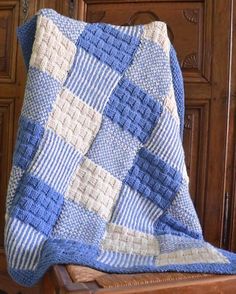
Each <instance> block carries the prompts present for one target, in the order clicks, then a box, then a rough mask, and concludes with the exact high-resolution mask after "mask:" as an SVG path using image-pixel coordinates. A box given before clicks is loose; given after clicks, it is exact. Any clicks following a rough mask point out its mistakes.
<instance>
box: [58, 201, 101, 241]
mask: <svg viewBox="0 0 236 294" xmlns="http://www.w3.org/2000/svg"><path fill="white" fill-rule="evenodd" d="M88 228H89V230H88ZM105 228H106V222H105V221H104V219H103V218H101V217H100V216H99V215H98V214H96V213H95V212H92V211H89V210H88V209H86V208H85V207H83V206H82V205H80V204H78V203H75V202H73V201H71V200H67V199H65V201H64V205H63V207H62V211H61V214H60V217H59V218H58V221H57V223H56V225H55V227H54V229H53V233H52V235H53V236H54V237H56V238H62V239H69V240H77V241H80V242H82V243H87V244H93V245H99V244H100V242H101V238H102V236H103V235H104V233H105Z"/></svg>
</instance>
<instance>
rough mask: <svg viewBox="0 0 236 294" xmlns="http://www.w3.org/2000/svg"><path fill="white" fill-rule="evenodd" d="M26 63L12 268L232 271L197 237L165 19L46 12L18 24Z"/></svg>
mask: <svg viewBox="0 0 236 294" xmlns="http://www.w3.org/2000/svg"><path fill="white" fill-rule="evenodd" d="M18 37H19V40H20V43H21V47H22V49H23V54H24V58H25V62H26V65H27V68H28V79H27V84H26V89H25V97H24V104H23V108H22V113H21V117H20V121H19V130H18V135H17V142H16V146H15V151H14V157H13V167H12V172H11V177H10V183H9V189H8V195H7V210H6V226H5V249H6V255H7V260H8V270H9V273H10V275H11V276H12V277H13V279H15V280H16V281H17V282H18V283H20V284H23V285H25V286H32V285H33V284H35V283H36V282H37V281H38V280H39V279H40V278H41V277H42V276H43V274H44V273H45V272H46V271H47V269H48V268H49V267H50V266H51V265H53V264H61V263H63V264H67V263H74V264H80V265H86V266H89V267H92V268H96V269H99V270H103V271H107V272H114V273H137V272H165V271H183V272H205V273H228V274H233V273H236V257H235V255H234V254H233V253H230V252H227V251H223V250H221V249H217V248H215V247H213V246H212V245H210V244H209V243H207V242H205V241H204V239H203V236H202V230H201V226H200V224H199V221H198V218H197V215H196V212H195V210H194V206H193V204H192V201H191V198H190V195H189V179H188V175H187V172H186V166H185V162H184V151H183V146H182V131H183V114H184V106H183V105H184V96H183V82H182V76H181V71H180V68H179V65H178V62H177V58H176V54H175V51H174V49H173V47H172V45H171V44H170V41H169V39H168V36H167V28H166V25H165V24H164V23H163V22H159V21H157V22H153V23H150V24H147V25H140V26H133V27H122V26H114V25H109V24H103V23H95V24H87V23H85V22H81V21H76V20H72V19H69V18H66V17H64V16H61V15H59V14H58V13H56V12H55V11H53V10H50V9H44V10H41V11H39V12H38V14H37V15H36V16H35V17H33V19H31V20H30V21H29V22H27V23H26V24H24V25H23V27H21V28H20V29H19V31H18Z"/></svg>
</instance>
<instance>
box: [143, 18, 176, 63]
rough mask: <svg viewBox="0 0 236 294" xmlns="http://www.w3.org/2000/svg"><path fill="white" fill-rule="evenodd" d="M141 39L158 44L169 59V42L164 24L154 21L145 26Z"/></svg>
mask: <svg viewBox="0 0 236 294" xmlns="http://www.w3.org/2000/svg"><path fill="white" fill-rule="evenodd" d="M142 37H143V38H145V39H147V40H150V41H153V42H154V43H157V44H159V45H160V46H161V47H162V48H163V50H164V51H165V53H166V56H167V57H168V58H169V52H170V41H169V38H168V34H167V26H166V24H165V23H164V22H161V21H155V22H152V23H150V24H147V25H145V26H144V28H143V35H142Z"/></svg>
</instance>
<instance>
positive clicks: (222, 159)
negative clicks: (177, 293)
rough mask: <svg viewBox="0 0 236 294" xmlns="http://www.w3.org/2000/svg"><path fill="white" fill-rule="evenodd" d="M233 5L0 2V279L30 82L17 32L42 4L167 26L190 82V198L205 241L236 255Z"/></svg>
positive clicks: (98, 17) (86, 16)
mask: <svg viewBox="0 0 236 294" xmlns="http://www.w3.org/2000/svg"><path fill="white" fill-rule="evenodd" d="M233 2H234V1H233V0H185V1H183V0H156V1H154V0H135V1H129V0H65V1H63V0H35V1H30V0H23V1H21V0H12V1H2V0H1V1H0V276H1V272H6V263H5V258H4V250H3V228H4V214H5V197H6V190H7V183H8V178H9V173H10V168H11V160H12V152H13V146H14V141H15V134H16V130H17V121H18V117H19V114H20V109H21V106H22V100H23V93H24V85H25V77H26V73H25V69H24V65H23V60H22V55H21V51H20V48H19V46H18V44H17V40H16V34H15V32H16V28H17V26H18V25H19V24H20V23H23V22H24V21H26V20H27V19H28V18H29V17H30V16H31V15H33V14H34V13H35V12H36V11H37V10H38V9H40V8H42V7H49V8H53V9H55V10H57V11H58V12H59V13H62V14H64V15H67V16H69V17H73V18H75V19H81V20H85V21H88V22H108V23H113V24H120V25H134V24H140V23H148V22H151V21H154V20H161V21H164V22H166V23H167V25H168V32H169V37H170V39H171V41H172V42H173V44H174V46H175V48H176V50H177V53H178V58H179V61H180V64H181V67H182V70H183V75H184V81H185V93H186V103H185V104H186V115H185V129H184V148H185V153H186V163H187V170H188V173H189V176H190V189H191V195H192V199H193V202H194V204H195V207H196V209H197V212H198V215H199V218H200V221H201V224H202V226H203V231H204V236H205V238H206V239H207V240H208V241H209V242H211V243H213V244H214V245H217V246H221V247H224V248H231V249H233V250H235V251H236V245H235V244H236V237H235V234H236V208H235V207H236V201H235V200H236V188H235V177H236V151H235V143H236V139H235V138H236V136H235V132H236V128H235V123H236V121H235V115H236V94H235V80H236V76H235V73H236V71H235V69H234V68H235V64H236V63H235V58H234V60H232V59H233V57H234V56H236V49H235V48H236V46H235V45H236V43H235V31H234V27H235V14H233ZM234 12H235V7H234ZM233 16H234V18H233ZM233 22H234V26H233ZM232 36H234V38H232ZM233 52H234V53H235V54H233ZM0 280H1V277H0ZM8 281H10V280H8ZM0 286H1V283H0ZM0 289H1V287H0ZM22 293H23V292H22Z"/></svg>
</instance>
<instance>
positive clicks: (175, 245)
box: [158, 234, 206, 254]
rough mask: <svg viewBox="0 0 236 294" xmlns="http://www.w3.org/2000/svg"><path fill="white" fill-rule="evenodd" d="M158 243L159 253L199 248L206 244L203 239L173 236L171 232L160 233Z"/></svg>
mask: <svg viewBox="0 0 236 294" xmlns="http://www.w3.org/2000/svg"><path fill="white" fill-rule="evenodd" d="M158 242H159V245H160V253H161V254H163V253H170V252H175V251H178V250H186V249H191V248H201V247H203V246H205V245H206V243H205V242H204V241H203V240H196V239H193V238H189V237H187V238H186V237H184V236H175V235H171V234H162V235H160V236H158Z"/></svg>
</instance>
